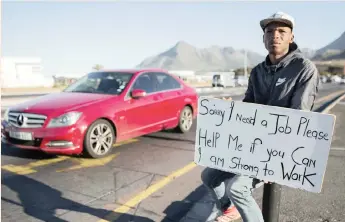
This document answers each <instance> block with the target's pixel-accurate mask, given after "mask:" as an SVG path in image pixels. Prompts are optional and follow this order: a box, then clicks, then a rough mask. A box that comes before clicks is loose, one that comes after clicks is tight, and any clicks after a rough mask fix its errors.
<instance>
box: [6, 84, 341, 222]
mask: <svg viewBox="0 0 345 222" xmlns="http://www.w3.org/2000/svg"><path fill="white" fill-rule="evenodd" d="M341 89H344V87H343V86H334V85H327V86H324V87H323V89H322V91H321V92H320V94H319V97H318V101H319V103H318V104H317V106H316V107H315V108H318V107H319V106H320V105H321V104H322V103H324V102H326V101H327V99H330V98H331V97H327V98H326V97H325V96H327V95H332V93H334V92H338V91H339V90H341ZM333 95H334V94H333ZM242 97H243V95H241V96H234V97H233V99H235V100H239V99H242ZM343 103H344V101H343ZM331 112H334V113H335V114H336V115H337V126H336V135H335V137H334V143H333V146H335V147H336V148H339V149H337V150H332V152H331V155H330V159H329V163H328V167H327V173H326V177H325V181H324V191H323V193H322V194H319V195H316V194H310V193H306V192H302V191H296V190H292V189H288V188H284V191H283V197H282V206H281V214H282V218H289V219H290V221H322V220H319V219H329V221H332V220H331V219H332V218H334V219H339V218H340V219H342V218H345V214H344V210H343V209H344V208H345V201H344V199H345V190H344V189H345V188H344V184H345V179H344V178H345V177H344V175H345V173H344V171H343V169H344V168H345V151H344V150H342V148H343V147H345V143H344V141H345V138H344V136H340V135H345V133H344V132H345V125H344V124H345V106H344V105H337V106H336V107H334V108H333V109H332V110H331ZM340 123H342V124H343V125H340ZM193 131H195V126H194V127H193V130H192V131H191V132H190V133H187V134H184V135H181V134H175V133H171V132H159V133H154V134H150V135H147V136H143V137H140V138H136V139H133V140H129V141H127V143H123V144H117V146H116V147H114V150H113V155H111V156H109V157H108V158H106V159H103V160H92V159H84V158H80V157H65V156H49V155H45V154H42V153H39V152H32V151H23V150H19V149H15V148H12V147H9V146H7V145H5V144H2V146H1V166H2V175H1V178H2V186H1V195H2V200H1V204H2V207H1V210H2V218H1V219H2V221H4V222H10V221H83V222H89V221H90V222H96V221H115V220H116V221H124V222H128V221H135V222H150V221H180V220H181V219H182V218H183V217H184V216H185V215H186V214H187V213H188V211H189V209H191V207H192V206H193V204H194V203H195V202H197V201H198V200H200V199H201V198H202V197H203V196H204V193H205V190H204V188H203V187H202V186H200V172H201V170H202V168H201V167H198V166H195V165H194V164H190V163H191V162H192V161H193V153H194V140H195V138H194V137H195V133H194V132H193ZM260 192H261V191H260V190H258V192H256V193H255V195H256V196H257V197H258V198H259V197H260V195H261V194H260ZM259 201H260V200H259ZM101 218H106V220H100V219H101ZM296 218H298V219H296ZM284 221H288V220H285V219H284ZM333 221H336V220H333Z"/></svg>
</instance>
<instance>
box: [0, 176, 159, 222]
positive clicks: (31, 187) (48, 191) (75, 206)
mask: <svg viewBox="0 0 345 222" xmlns="http://www.w3.org/2000/svg"><path fill="white" fill-rule="evenodd" d="M1 184H2V188H1V189H2V191H3V190H4V189H7V188H9V189H11V190H12V191H13V192H15V193H16V195H17V198H18V199H19V200H12V199H9V198H8V197H6V196H5V195H3V194H4V193H2V197H1V202H2V204H4V202H7V203H10V204H12V205H17V206H20V207H22V208H23V212H24V213H25V214H26V215H28V216H31V217H33V218H36V219H38V220H41V221H52V222H65V221H67V220H65V219H62V218H59V215H56V213H57V212H56V210H58V209H62V210H67V211H74V212H80V213H86V214H90V215H93V216H95V217H98V218H99V219H102V218H105V217H106V218H111V219H112V221H115V220H117V219H121V218H122V217H129V218H131V219H132V221H135V222H153V220H151V219H148V218H145V217H139V216H133V215H129V214H118V213H115V212H112V211H109V210H105V209H100V208H94V207H91V206H87V205H84V204H81V203H78V202H76V201H74V200H71V199H68V198H65V197H63V193H62V192H61V191H59V190H57V189H54V188H52V187H50V186H48V185H46V184H44V183H42V182H39V181H37V180H34V179H32V178H30V177H27V176H24V175H15V174H13V175H11V176H7V177H5V178H2V183H1ZM2 211H3V212H6V209H5V208H4V207H2ZM17 212H18V211H17ZM13 214H14V213H11V216H12V215H13ZM60 216H61V214H60ZM5 219H6V218H2V220H3V221H5ZM23 219H24V218H16V219H15V220H16V221H20V220H23Z"/></svg>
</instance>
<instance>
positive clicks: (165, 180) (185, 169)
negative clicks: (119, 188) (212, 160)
mask: <svg viewBox="0 0 345 222" xmlns="http://www.w3.org/2000/svg"><path fill="white" fill-rule="evenodd" d="M196 166H197V165H196V164H195V163H194V162H191V163H189V164H188V165H186V166H184V167H182V168H181V169H179V170H177V171H175V172H173V173H171V174H170V175H168V176H167V177H165V178H163V179H162V180H160V181H158V182H157V183H155V184H153V185H151V186H149V187H148V188H147V189H146V190H144V191H142V192H140V193H139V194H137V195H136V196H135V197H133V198H132V199H130V200H129V201H127V202H126V203H125V204H124V205H122V206H120V207H118V208H116V209H115V210H113V212H114V213H122V214H124V213H127V212H128V211H130V210H131V209H133V208H134V207H135V206H136V205H137V204H139V203H140V202H141V201H143V200H144V199H146V198H147V197H149V196H150V195H151V194H153V193H155V192H156V191H158V190H159V189H161V188H163V187H164V186H166V185H167V184H169V183H170V182H172V181H173V180H175V179H176V178H178V177H180V176H182V175H184V174H186V173H187V172H189V171H191V170H192V169H194V168H195V167H196ZM114 217H116V216H114V215H113V214H109V215H107V216H106V217H105V218H104V219H102V220H99V221H98V222H106V221H114V219H116V218H114Z"/></svg>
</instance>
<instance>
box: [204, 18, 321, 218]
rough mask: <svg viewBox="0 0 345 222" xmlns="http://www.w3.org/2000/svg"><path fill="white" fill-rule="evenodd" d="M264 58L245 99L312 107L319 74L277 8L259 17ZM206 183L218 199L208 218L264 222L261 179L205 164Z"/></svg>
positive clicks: (288, 105) (287, 21)
mask: <svg viewBox="0 0 345 222" xmlns="http://www.w3.org/2000/svg"><path fill="white" fill-rule="evenodd" d="M260 26H261V28H262V30H263V32H264V34H263V42H264V44H265V47H266V49H267V51H268V56H267V57H266V59H265V61H263V62H262V63H260V64H258V65H257V66H256V67H254V69H253V70H252V72H251V74H250V77H249V81H248V89H247V91H246V93H245V97H244V99H243V102H249V103H257V104H264V105H270V106H279V107H286V108H292V109H300V110H312V108H313V105H314V101H315V97H316V94H317V92H318V84H319V74H318V71H317V69H316V67H315V65H314V64H313V63H312V62H311V61H310V60H308V59H306V58H304V57H303V55H302V53H301V51H300V50H299V49H298V46H297V44H296V43H295V42H294V33H293V30H294V27H295V22H294V19H293V18H292V17H291V16H290V15H287V14H285V13H283V12H277V13H275V14H273V15H272V16H270V17H269V18H267V19H263V20H262V21H260ZM201 178H202V181H203V183H204V185H205V186H206V187H207V188H208V190H209V191H210V192H211V194H212V196H213V197H214V199H215V200H216V206H215V208H214V210H213V213H212V214H211V215H210V217H209V219H208V221H213V220H215V219H216V221H219V222H226V221H231V220H234V219H238V218H239V217H242V219H243V221H244V222H263V221H264V220H263V216H262V212H261V210H260V208H259V206H258V205H257V203H256V201H255V200H254V198H253V197H252V190H253V189H254V188H256V187H258V186H260V185H262V183H260V181H259V180H257V179H254V178H250V177H248V176H241V175H235V174H232V173H229V172H223V171H219V170H216V169H211V168H206V169H205V170H204V171H203V172H202V175H201Z"/></svg>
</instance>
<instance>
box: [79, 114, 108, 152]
mask: <svg viewBox="0 0 345 222" xmlns="http://www.w3.org/2000/svg"><path fill="white" fill-rule="evenodd" d="M114 142H115V132H114V128H113V126H112V125H111V124H110V123H109V122H108V121H107V120H104V119H99V120H97V121H95V122H94V123H92V124H91V126H90V127H89V129H88V130H87V133H86V136H85V139H84V144H85V147H84V149H85V151H86V154H87V155H88V156H90V157H93V158H101V157H104V156H106V155H108V154H109V153H110V152H111V148H112V147H113V144H114Z"/></svg>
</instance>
